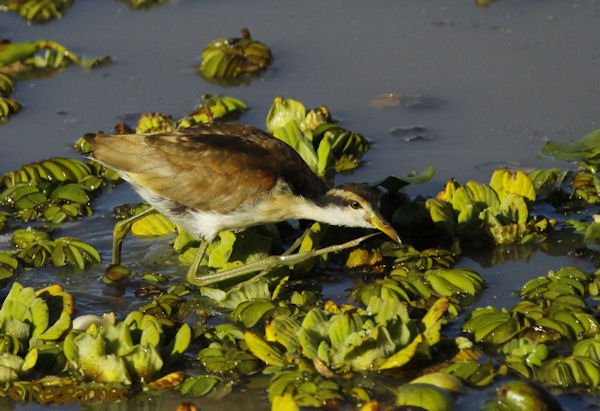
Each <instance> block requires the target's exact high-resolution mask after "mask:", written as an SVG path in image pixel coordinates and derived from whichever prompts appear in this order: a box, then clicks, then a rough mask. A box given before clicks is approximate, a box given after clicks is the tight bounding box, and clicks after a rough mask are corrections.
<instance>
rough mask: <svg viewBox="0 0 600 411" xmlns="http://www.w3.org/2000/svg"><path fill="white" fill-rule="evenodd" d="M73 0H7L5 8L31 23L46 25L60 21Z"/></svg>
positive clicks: (4, 4)
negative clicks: (54, 20) (51, 21)
mask: <svg viewBox="0 0 600 411" xmlns="http://www.w3.org/2000/svg"><path fill="white" fill-rule="evenodd" d="M71 3H73V0H5V1H4V2H3V6H4V7H6V8H7V9H8V10H10V11H15V12H17V13H19V14H20V15H21V17H23V18H24V19H25V20H27V21H28V22H30V23H34V24H37V23H46V22H47V21H49V20H52V19H60V18H62V16H63V11H64V10H65V9H66V8H68V7H70V6H71Z"/></svg>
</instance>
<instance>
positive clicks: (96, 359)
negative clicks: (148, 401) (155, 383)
mask: <svg viewBox="0 0 600 411" xmlns="http://www.w3.org/2000/svg"><path fill="white" fill-rule="evenodd" d="M173 335H174V337H173ZM190 341H191V330H190V328H189V326H188V325H187V324H184V325H182V326H181V327H180V328H179V329H178V330H177V332H176V333H173V330H172V329H168V326H165V325H162V324H161V322H159V321H158V319H157V318H156V317H153V316H151V315H144V314H142V313H140V312H137V311H134V312H132V313H130V314H129V315H128V316H127V318H125V320H124V321H122V322H120V323H117V324H110V323H105V324H104V325H103V326H102V327H101V328H99V327H97V326H96V325H95V324H92V325H90V326H89V327H88V328H87V330H86V331H85V332H83V333H82V332H79V331H71V332H70V333H69V335H68V336H67V337H66V339H65V343H64V354H65V356H66V358H67V359H68V361H69V366H70V367H71V368H72V369H74V370H77V371H78V372H80V373H81V374H83V375H85V376H86V377H88V378H94V379H95V380H96V381H98V382H106V383H110V382H119V383H122V384H131V383H132V382H133V381H134V380H141V381H142V382H144V381H151V380H152V378H154V377H155V376H156V375H157V374H158V373H159V372H160V371H161V370H162V368H163V365H164V363H165V361H167V360H169V361H173V360H174V359H175V358H176V357H177V356H178V355H180V354H181V353H183V352H184V351H185V350H186V349H187V347H188V346H189V344H190Z"/></svg>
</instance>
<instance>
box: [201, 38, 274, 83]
mask: <svg viewBox="0 0 600 411" xmlns="http://www.w3.org/2000/svg"><path fill="white" fill-rule="evenodd" d="M272 61H273V56H272V55H271V50H270V49H269V48H268V47H267V46H266V45H264V44H263V43H261V42H260V41H256V40H253V39H252V37H251V36H250V32H249V31H248V30H247V29H243V30H242V38H232V39H219V40H215V41H213V42H211V43H209V44H208V45H207V46H206V47H205V48H204V50H203V51H202V63H201V64H200V66H199V68H198V69H199V70H200V72H201V73H202V76H203V77H204V78H205V79H209V80H211V79H216V80H233V79H238V78H241V77H249V76H252V75H256V74H257V73H258V72H260V71H261V70H264V69H265V68H266V67H267V66H268V65H269V64H271V62H272Z"/></svg>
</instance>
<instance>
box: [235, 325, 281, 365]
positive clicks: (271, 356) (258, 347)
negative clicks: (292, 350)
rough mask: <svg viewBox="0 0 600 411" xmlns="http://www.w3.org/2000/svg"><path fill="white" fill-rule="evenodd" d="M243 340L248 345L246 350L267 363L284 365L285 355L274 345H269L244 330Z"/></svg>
mask: <svg viewBox="0 0 600 411" xmlns="http://www.w3.org/2000/svg"><path fill="white" fill-rule="evenodd" d="M244 341H245V342H246V345H247V346H248V350H250V352H251V353H252V355H254V356H255V357H256V358H258V359H259V360H261V361H262V362H264V363H265V364H267V365H275V366H279V367H282V366H284V365H285V356H284V355H283V353H281V352H280V351H279V350H278V349H276V348H275V347H273V346H271V345H269V344H268V343H267V342H265V341H264V340H263V339H262V338H260V337H259V336H258V335H256V334H254V333H251V332H250V331H246V332H245V333H244Z"/></svg>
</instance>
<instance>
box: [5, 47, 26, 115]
mask: <svg viewBox="0 0 600 411" xmlns="http://www.w3.org/2000/svg"><path fill="white" fill-rule="evenodd" d="M0 47H1V46H0ZM13 88H14V84H13V81H12V79H11V78H10V77H9V76H7V75H6V74H2V73H0V123H1V122H4V121H6V120H7V119H8V117H9V116H10V115H11V114H14V113H16V112H18V111H19V110H20V109H21V105H20V104H19V103H18V102H17V101H16V100H14V99H12V98H10V94H11V93H12V91H13Z"/></svg>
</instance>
